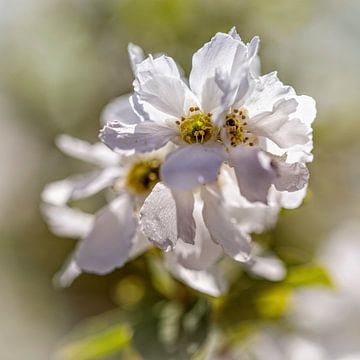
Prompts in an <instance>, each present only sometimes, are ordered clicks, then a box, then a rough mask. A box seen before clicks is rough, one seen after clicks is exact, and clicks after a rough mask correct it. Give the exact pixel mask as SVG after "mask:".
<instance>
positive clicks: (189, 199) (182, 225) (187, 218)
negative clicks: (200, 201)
mask: <svg viewBox="0 0 360 360" xmlns="http://www.w3.org/2000/svg"><path fill="white" fill-rule="evenodd" d="M172 196H173V198H174V200H175V206H176V218H177V237H178V239H181V240H182V241H183V242H185V243H188V244H194V238H195V232H196V225H195V220H194V217H193V211H194V195H193V193H192V192H191V191H182V190H176V191H175V190H174V191H172Z"/></svg>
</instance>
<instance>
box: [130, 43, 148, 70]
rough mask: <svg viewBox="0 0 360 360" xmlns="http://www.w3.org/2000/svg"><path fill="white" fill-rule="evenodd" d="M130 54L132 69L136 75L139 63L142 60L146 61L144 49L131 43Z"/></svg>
mask: <svg viewBox="0 0 360 360" xmlns="http://www.w3.org/2000/svg"><path fill="white" fill-rule="evenodd" d="M128 54H129V60H130V66H131V70H132V71H133V73H134V75H135V74H136V68H137V65H138V64H140V63H141V62H142V61H144V58H145V56H144V51H143V49H142V48H141V47H140V46H138V45H135V44H132V43H129V45H128Z"/></svg>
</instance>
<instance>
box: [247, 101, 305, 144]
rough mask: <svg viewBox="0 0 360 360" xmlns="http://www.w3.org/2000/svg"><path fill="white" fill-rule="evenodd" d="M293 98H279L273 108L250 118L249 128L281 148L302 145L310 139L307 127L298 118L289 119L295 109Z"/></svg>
mask: <svg viewBox="0 0 360 360" xmlns="http://www.w3.org/2000/svg"><path fill="white" fill-rule="evenodd" d="M297 105H298V103H297V101H296V100H295V99H289V100H284V99H282V100H279V101H278V102H277V103H275V104H274V107H273V110H272V111H268V112H263V113H260V114H258V115H257V116H255V117H253V118H251V119H250V122H249V129H250V130H251V131H253V132H254V133H255V134H257V135H258V136H264V137H266V138H268V139H270V140H272V141H273V142H274V143H275V144H277V145H278V146H280V147H281V148H289V147H291V146H295V145H304V144H306V143H307V142H308V141H309V139H310V137H309V136H310V132H309V127H308V126H306V124H304V123H303V122H301V120H300V119H291V120H290V115H291V114H293V113H294V112H295V111H296V108H297Z"/></svg>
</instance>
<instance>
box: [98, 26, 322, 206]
mask: <svg viewBox="0 0 360 360" xmlns="http://www.w3.org/2000/svg"><path fill="white" fill-rule="evenodd" d="M258 43H259V39H258V38H257V37H255V38H254V39H253V40H252V41H251V42H250V43H249V44H247V45H245V44H244V43H243V42H242V41H241V39H240V37H239V36H238V34H237V33H236V31H235V29H233V30H232V31H231V32H230V33H229V34H224V33H218V34H216V35H215V36H214V37H213V39H212V40H211V41H210V42H209V43H207V44H205V45H204V46H203V47H202V48H201V49H200V50H198V51H197V52H196V53H195V54H194V56H193V66H192V70H191V73H190V77H189V86H188V85H187V83H186V82H185V81H184V79H183V78H182V74H181V72H180V71H179V69H178V66H177V65H176V63H175V62H174V60H173V59H171V58H170V57H167V56H160V57H158V58H153V57H151V56H150V57H148V58H147V59H145V60H144V61H142V62H141V63H138V64H137V66H136V67H135V81H134V90H135V92H134V96H133V97H132V105H133V107H134V109H135V111H136V112H137V113H138V114H139V115H140V116H141V121H140V122H139V123H138V124H130V125H129V124H124V123H123V122H121V121H114V122H110V123H108V124H106V125H105V127H104V128H103V130H102V131H101V133H100V138H101V139H102V141H103V142H104V143H105V144H107V145H108V146H109V147H110V148H111V149H113V150H115V151H122V150H133V151H135V152H140V153H141V152H148V151H152V150H155V149H159V148H161V147H163V146H165V145H166V144H168V143H169V142H173V143H175V144H176V145H178V148H177V149H176V150H174V151H173V152H172V153H170V154H169V155H168V157H167V159H166V161H165V163H164V165H163V166H162V169H161V178H162V181H163V182H164V183H165V184H166V185H168V186H169V187H171V188H173V189H178V190H188V189H192V188H194V187H197V186H199V185H203V184H207V183H212V182H214V181H216V179H217V177H218V174H219V168H220V166H221V164H222V163H223V162H227V163H229V165H230V166H231V167H233V168H234V170H235V174H236V177H237V180H238V183H239V187H240V191H241V193H242V195H243V196H245V197H246V198H247V199H248V200H249V201H252V202H255V201H261V202H264V203H266V202H267V200H268V199H267V197H268V193H269V189H270V187H272V186H273V187H275V188H276V189H277V190H278V191H281V192H297V191H299V190H301V189H303V188H304V187H306V185H307V182H308V178H309V174H308V171H307V168H306V166H305V165H304V162H305V161H309V160H311V149H312V140H311V122H312V121H313V119H314V117H315V113H316V111H315V103H314V101H313V100H312V99H311V98H309V97H306V96H297V95H296V94H295V91H294V90H293V89H292V88H291V87H289V86H284V85H283V84H282V83H281V82H280V81H279V80H278V79H277V77H276V74H275V73H272V74H269V75H265V76H259V75H258V74H257V70H254V69H255V67H256V66H255V63H257V61H258V60H257V49H258Z"/></svg>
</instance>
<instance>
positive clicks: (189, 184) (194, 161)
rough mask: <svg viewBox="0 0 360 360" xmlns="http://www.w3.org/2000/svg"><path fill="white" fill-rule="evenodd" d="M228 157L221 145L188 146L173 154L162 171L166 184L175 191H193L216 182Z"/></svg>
mask: <svg viewBox="0 0 360 360" xmlns="http://www.w3.org/2000/svg"><path fill="white" fill-rule="evenodd" d="M225 157H226V155H225V152H224V149H223V147H222V145H220V144H210V145H206V144H193V145H186V146H183V147H180V148H178V149H177V150H175V151H173V152H171V153H170V154H169V155H168V156H167V158H166V160H165V163H164V164H163V165H162V167H161V169H160V177H161V179H162V181H163V182H164V184H166V185H167V186H169V187H170V188H173V189H182V190H186V189H191V188H194V187H197V186H199V185H203V184H206V183H211V182H214V181H215V180H216V179H217V177H218V173H219V167H220V165H221V163H222V162H223V160H224V159H225Z"/></svg>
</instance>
